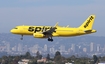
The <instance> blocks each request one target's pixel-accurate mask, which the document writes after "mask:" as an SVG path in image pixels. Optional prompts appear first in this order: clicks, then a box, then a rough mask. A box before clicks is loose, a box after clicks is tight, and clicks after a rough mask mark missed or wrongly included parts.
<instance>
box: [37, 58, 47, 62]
mask: <svg viewBox="0 0 105 64" xmlns="http://www.w3.org/2000/svg"><path fill="white" fill-rule="evenodd" d="M46 61H47V59H46V58H42V59H40V60H37V62H38V63H39V62H44V63H45V62H46Z"/></svg>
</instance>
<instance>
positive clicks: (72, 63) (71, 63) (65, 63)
mask: <svg viewBox="0 0 105 64" xmlns="http://www.w3.org/2000/svg"><path fill="white" fill-rule="evenodd" d="M65 64H73V63H69V62H68V63H65Z"/></svg>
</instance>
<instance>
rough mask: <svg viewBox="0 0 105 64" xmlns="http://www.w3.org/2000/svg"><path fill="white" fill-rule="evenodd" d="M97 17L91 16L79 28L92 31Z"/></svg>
mask: <svg viewBox="0 0 105 64" xmlns="http://www.w3.org/2000/svg"><path fill="white" fill-rule="evenodd" d="M94 19H95V15H90V16H89V17H88V18H87V19H86V21H85V22H84V23H83V24H82V25H81V26H80V27H79V28H84V29H92V26H93V23H94Z"/></svg>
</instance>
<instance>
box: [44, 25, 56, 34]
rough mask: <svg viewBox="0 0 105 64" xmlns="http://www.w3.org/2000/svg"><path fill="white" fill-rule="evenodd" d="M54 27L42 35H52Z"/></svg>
mask: <svg viewBox="0 0 105 64" xmlns="http://www.w3.org/2000/svg"><path fill="white" fill-rule="evenodd" d="M55 29H56V27H51V28H50V29H49V30H47V31H45V32H43V34H44V35H52V33H53V32H56V31H55Z"/></svg>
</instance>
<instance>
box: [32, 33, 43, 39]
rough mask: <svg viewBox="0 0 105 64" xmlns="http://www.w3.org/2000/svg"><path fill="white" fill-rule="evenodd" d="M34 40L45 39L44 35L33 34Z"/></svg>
mask: <svg viewBox="0 0 105 64" xmlns="http://www.w3.org/2000/svg"><path fill="white" fill-rule="evenodd" d="M33 36H34V38H44V34H42V33H39V32H36V33H34V34H33Z"/></svg>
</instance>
